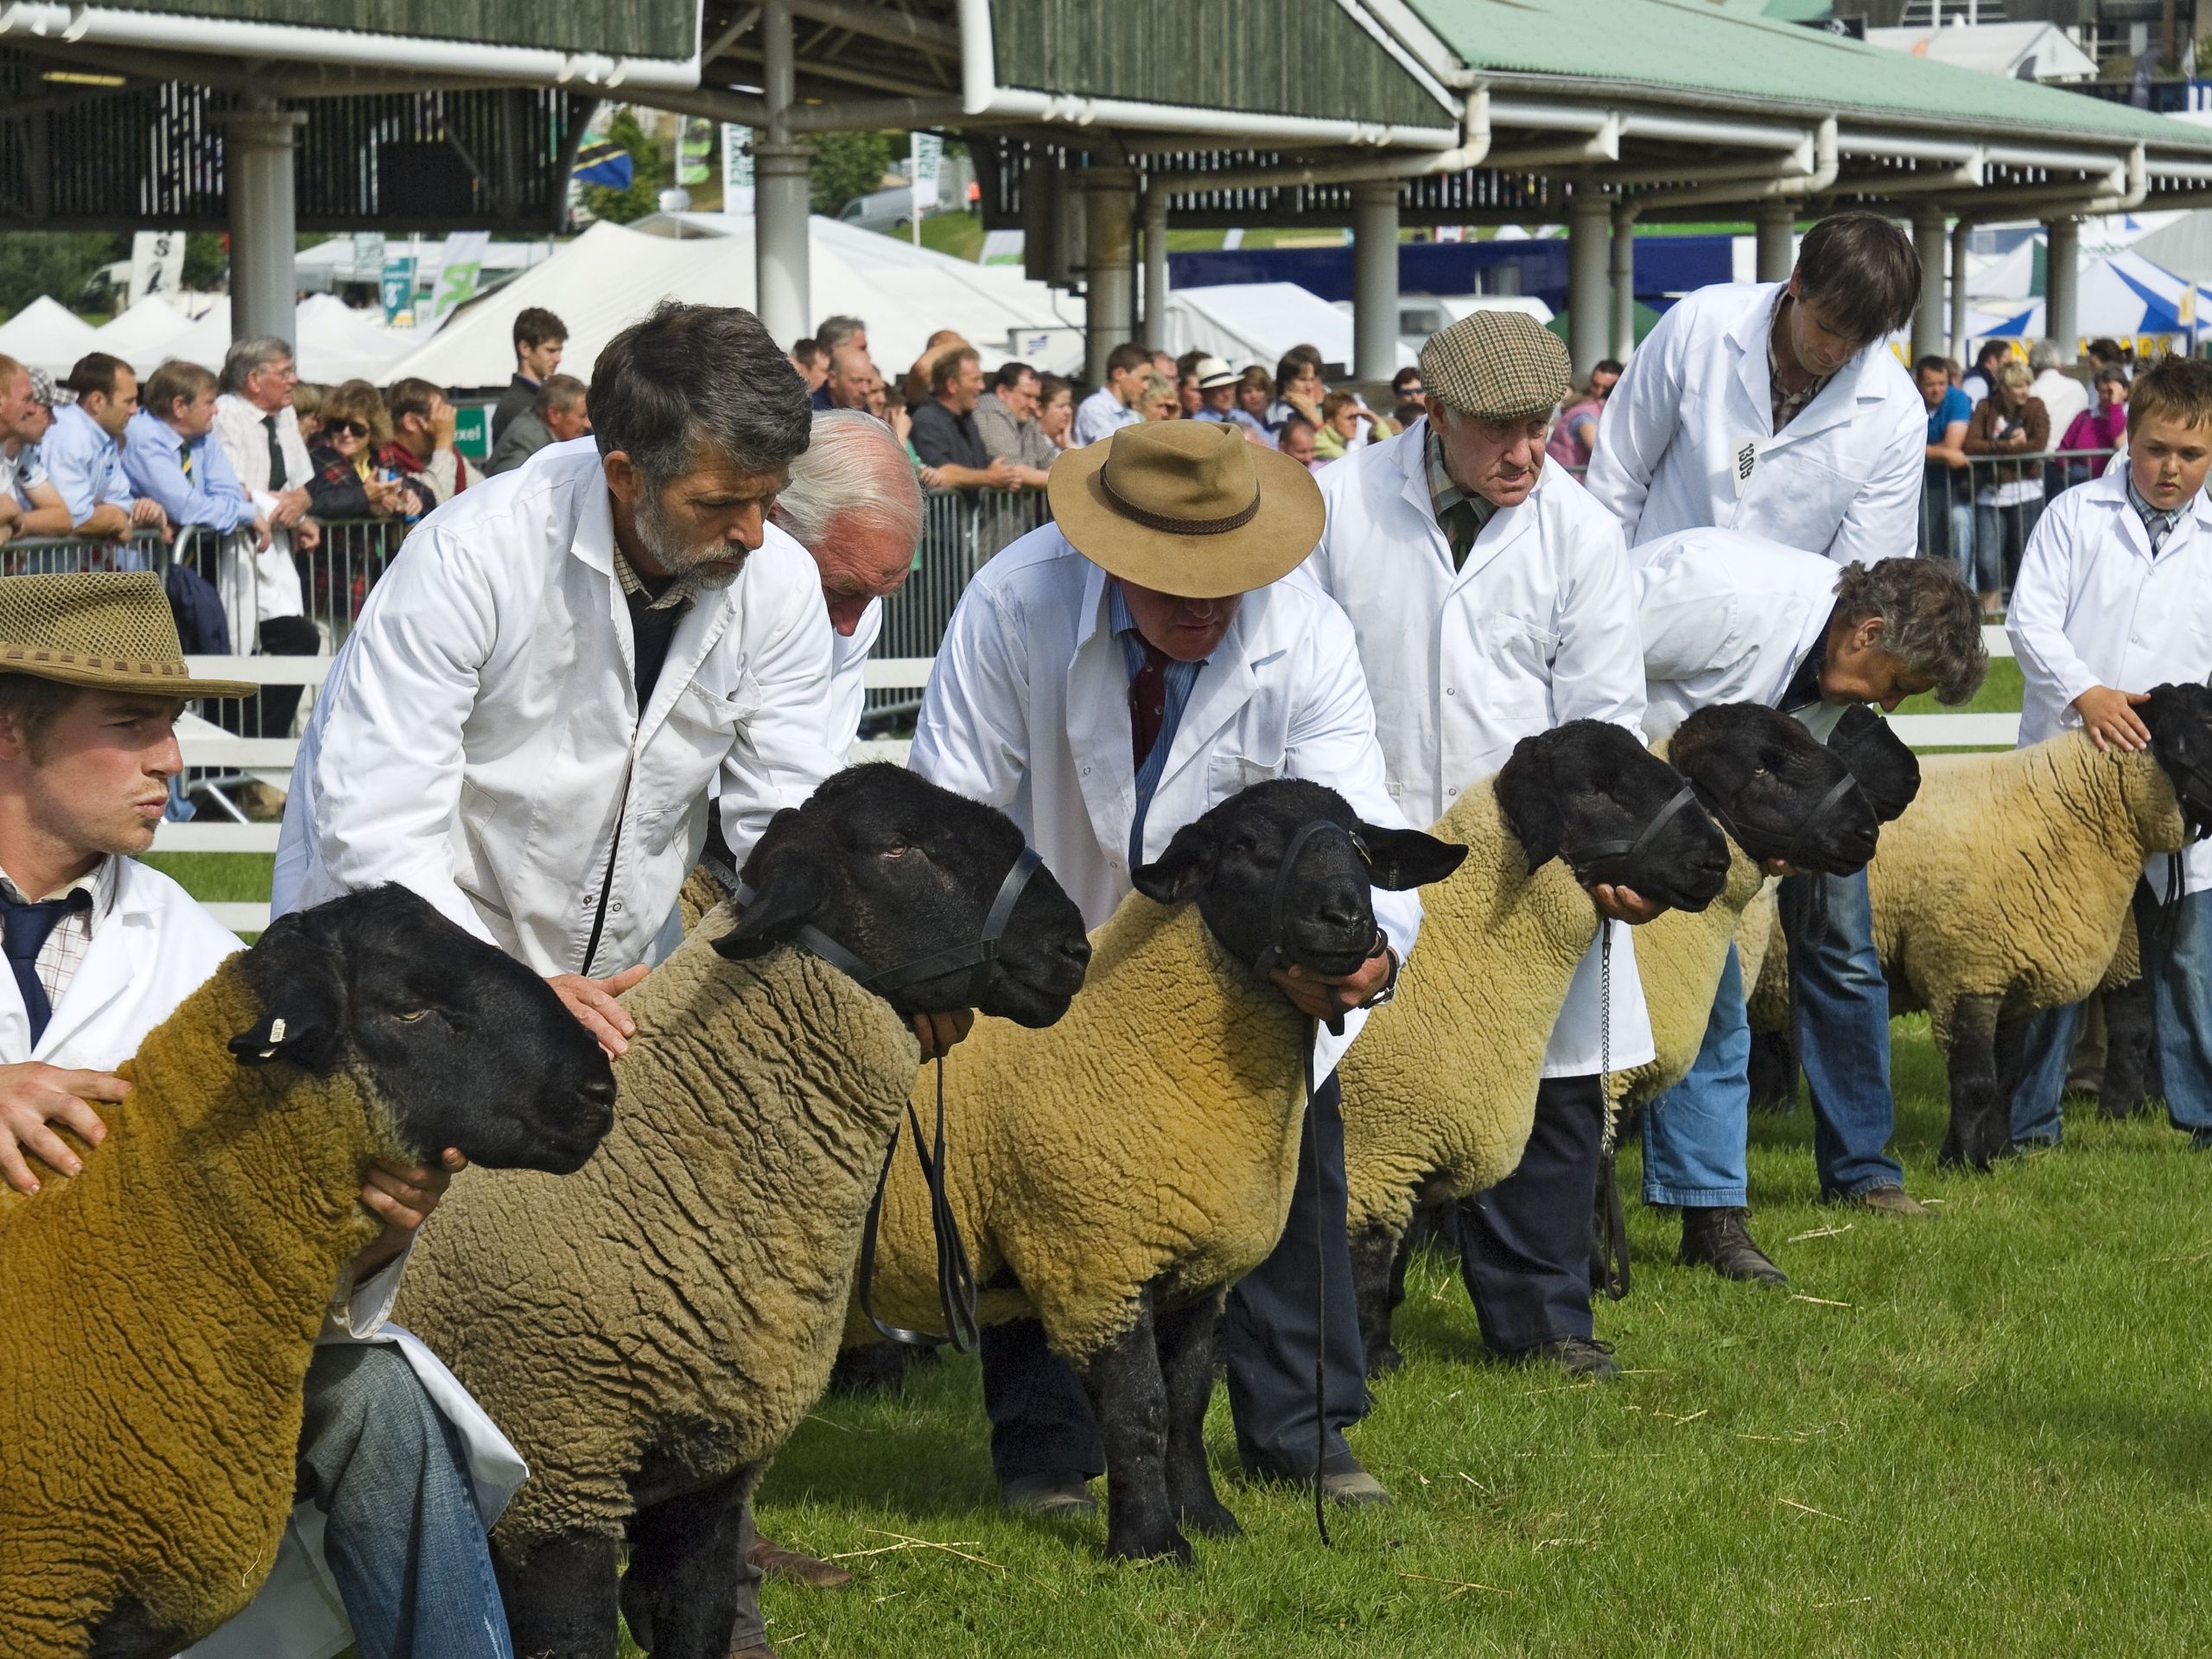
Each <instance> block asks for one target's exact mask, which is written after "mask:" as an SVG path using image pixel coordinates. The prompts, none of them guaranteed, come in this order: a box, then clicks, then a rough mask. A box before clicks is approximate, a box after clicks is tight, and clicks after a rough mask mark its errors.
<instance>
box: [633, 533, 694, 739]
mask: <svg viewBox="0 0 2212 1659" xmlns="http://www.w3.org/2000/svg"><path fill="white" fill-rule="evenodd" d="M614 580H615V581H616V582H620V584H621V587H622V598H623V601H624V602H625V603H626V604H627V605H628V606H629V607H630V668H631V677H630V683H631V684H632V686H633V687H634V688H635V689H636V690H637V693H638V717H639V719H640V720H643V719H644V718H645V705H646V704H647V703H649V702H652V700H653V689H654V688H655V687H656V686H658V684H659V683H660V671H661V670H662V669H663V668H664V667H665V666H666V665H667V663H668V648H669V646H670V645H671V644H672V643H674V641H675V639H676V630H677V626H679V625H681V624H682V622H683V617H684V613H686V612H688V611H689V610H690V608H691V601H692V598H693V596H694V595H696V594H697V593H699V591H700V590H701V589H702V588H704V587H705V586H707V584H706V583H705V582H702V581H701V580H700V574H699V572H697V571H696V570H691V571H686V572H684V573H683V575H678V576H674V577H671V579H670V581H669V583H668V586H667V587H665V588H663V589H662V590H661V591H660V593H659V594H658V596H656V595H655V594H654V593H653V590H652V588H648V587H647V586H645V578H644V577H643V576H641V575H639V574H638V570H637V567H636V566H635V565H633V564H632V563H630V561H629V560H628V559H627V558H626V557H625V556H623V553H622V549H621V547H620V544H618V545H617V546H616V547H615V549H614Z"/></svg>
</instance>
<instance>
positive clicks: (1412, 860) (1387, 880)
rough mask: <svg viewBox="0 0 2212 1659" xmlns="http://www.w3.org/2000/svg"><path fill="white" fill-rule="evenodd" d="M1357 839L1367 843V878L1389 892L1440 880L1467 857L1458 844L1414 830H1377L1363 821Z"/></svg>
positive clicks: (1463, 847)
mask: <svg viewBox="0 0 2212 1659" xmlns="http://www.w3.org/2000/svg"><path fill="white" fill-rule="evenodd" d="M1359 838H1360V839H1361V840H1362V841H1363V842H1366V843H1367V865H1368V874H1369V879H1370V880H1372V881H1373V882H1374V884H1375V885H1376V887H1387V888H1389V890H1390V891H1391V892H1393V893H1402V892H1403V891H1404V890H1405V889H1406V888H1408V887H1427V885H1428V884H1429V883H1430V882H1432V881H1441V880H1443V879H1444V878H1445V877H1446V876H1447V875H1449V874H1452V871H1454V870H1456V869H1458V868H1459V865H1460V862H1461V861H1463V860H1464V859H1465V857H1466V856H1467V849H1466V848H1465V846H1463V845H1461V844H1460V843H1459V842H1451V841H1439V840H1438V839H1437V838H1436V837H1435V836H1430V835H1424V834H1422V833H1421V831H1420V830H1418V829H1377V828H1376V826H1375V825H1373V824H1371V823H1363V824H1361V825H1360V826H1359Z"/></svg>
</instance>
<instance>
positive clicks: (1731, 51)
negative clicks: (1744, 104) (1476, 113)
mask: <svg viewBox="0 0 2212 1659" xmlns="http://www.w3.org/2000/svg"><path fill="white" fill-rule="evenodd" d="M1408 3H1410V4H1411V5H1412V7H1413V9H1414V11H1416V12H1417V13H1419V14H1420V16H1421V19H1422V21H1423V22H1426V23H1427V25H1428V26H1429V28H1430V29H1433V30H1434V31H1435V33H1436V35H1437V36H1438V38H1440V40H1442V41H1444V43H1445V44H1446V46H1448V47H1449V48H1451V49H1452V51H1453V52H1454V53H1455V54H1458V56H1459V59H1460V60H1461V61H1462V62H1464V63H1465V64H1466V65H1467V67H1470V68H1472V69H1493V70H1497V71H1499V72H1501V73H1527V74H1542V75H1559V76H1563V77H1572V78H1574V79H1585V80H1589V79H1596V80H1611V81H1628V82H1638V81H1641V82H1648V83H1650V84H1652V85H1654V86H1668V87H1679V88H1683V89H1686V90H1694V91H1702V92H1714V93H1719V94H1724V95H1726V96H1728V97H1732V98H1751V99H1761V98H1765V99H1785V100H1788V101H1789V102H1791V103H1798V104H1811V105H1823V106H1826V107H1827V108H1830V109H1833V110H1834V111H1835V112H1836V113H1837V114H1839V115H1860V116H1866V117H1871V118H1877V119H1878V118H1890V119H1895V118H1897V117H1899V116H1913V117H1917V118H1927V117H1929V116H1931V115H1932V116H1939V117H1942V118H1945V119H1948V120H1951V121H1956V122H1961V123H1973V124H1997V125H2000V126H2004V127H2006V128H2016V129H2021V130H2029V131H2032V132H2033V133H2034V134H2035V135H2036V136H2037V137H2043V138H2050V139H2061V140H2063V139H2064V138H2067V137H2073V138H2075V139H2080V138H2084V137H2099V138H2103V139H2106V140H2112V139H2122V140H2133V141H2137V142H2148V143H2160V144H2171V145H2174V146H2176V147H2178V148H2183V149H2212V130H2207V129H2204V128H2202V127H2192V126H2190V124H2188V123H2187V122H2184V121H2176V120H2173V119H2171V118H2168V117H2166V116H2163V115H2152V114H2150V113H2148V112H2147V111H2142V110H2135V109H2130V108H2128V107H2127V106H2126V105H2120V104H2108V103H2106V102H2105V101H2104V100H2103V99H2094V98H2088V97H2084V96H2083V95H2082V94H2081V93H2079V92H2060V91H2057V90H2056V89H2055V88H2053V87H2049V86H2031V85H2030V84H2029V83H2027V82H2025V81H2016V80H2005V79H2000V78H1999V77H1998V76H1995V75H1983V74H1976V73H1974V72H1973V71H1971V70H1967V69H1957V68H1954V67H1951V66H1949V65H1948V64H1941V63H1930V62H1929V61H1927V60H1925V59H1920V58H1910V57H1906V56H1904V55H1903V54H1898V53H1895V52H1885V51H1883V50H1881V49H1880V48H1877V47H1871V46H1867V45H1866V44H1864V43H1862V42H1860V41H1852V40H1846V39H1845V38H1843V37H1842V36H1840V35H1831V34H1829V33H1827V31H1826V30H1824V29H1807V28H1805V27H1803V26H1802V24H1796V23H1786V22H1775V21H1773V20H1771V19H1769V18H1764V17H1758V16H1751V15H1750V14H1749V13H1748V12H1747V11H1746V10H1743V9H1740V8H1738V7H1737V6H1734V5H1731V4H1726V3H1715V0H1408Z"/></svg>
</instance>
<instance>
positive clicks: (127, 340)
mask: <svg viewBox="0 0 2212 1659" xmlns="http://www.w3.org/2000/svg"><path fill="white" fill-rule="evenodd" d="M217 308H218V309H219V310H220V311H221V312H222V314H223V315H224V316H225V317H228V316H229V315H230V302H228V301H222V302H219V304H218V307H217ZM191 332H192V319H191V318H190V317H188V316H186V315H184V313H183V312H181V311H180V310H178V309H177V308H176V307H175V306H173V305H171V304H170V303H169V302H168V301H167V300H165V299H163V298H162V296H160V295H158V294H149V295H148V296H146V297H145V298H144V299H143V300H141V301H139V302H138V303H137V304H136V305H134V306H132V307H131V308H130V309H129V310H128V311H125V312H124V314H123V315H121V316H119V317H118V318H116V319H115V321H112V322H109V323H104V324H102V325H101V327H100V328H99V331H98V332H97V333H95V334H93V335H92V347H91V349H92V350H93V351H96V352H106V353H109V354H110V355H111V356H115V357H119V358H121V359H123V360H124V362H126V363H128V364H129V365H130V366H131V367H132V368H133V369H134V370H136V371H137V372H138V374H139V375H141V376H142V377H143V376H145V375H149V374H151V373H152V372H154V370H155V369H156V367H157V366H158V365H160V364H161V362H162V359H164V358H170V357H175V355H176V353H175V352H173V351H171V350H170V349H169V347H170V346H173V345H175V343H176V342H177V341H178V340H181V339H183V338H184V337H185V335H187V334H190V333H191ZM221 365H222V359H221V358H219V357H218V358H217V359H215V360H214V361H213V362H212V363H210V364H208V365H207V366H208V367H209V368H211V369H212V368H219V367H220V366H221Z"/></svg>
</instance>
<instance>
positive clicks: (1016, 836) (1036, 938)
mask: <svg viewBox="0 0 2212 1659" xmlns="http://www.w3.org/2000/svg"><path fill="white" fill-rule="evenodd" d="M1021 852H1022V838H1021V831H1020V829H1018V828H1016V827H1015V825H1014V820H1013V819H1011V818H1009V817H1007V816H1006V814H1005V813H1003V812H1001V811H998V810H995V809H994V808H991V807H988V806H984V805H982V804H980V803H979V802H976V801H971V800H969V799H967V798H965V797H963V796H959V795H956V794H954V793H953V792H952V791H950V790H948V789H941V788H939V787H938V785H935V784H932V783H931V782H929V781H928V780H927V779H924V778H922V777H920V776H918V775H917V774H916V773H914V772H908V771H907V770H906V768H905V767H903V766H889V765H886V764H883V763H880V762H879V763H877V764H874V765H871V766H850V767H848V768H847V769H846V770H845V771H843V772H839V773H837V774H836V776H835V777H833V778H831V779H829V780H828V781H827V782H825V783H824V784H823V785H822V786H821V788H819V789H817V790H816V791H814V794H813V795H812V796H811V797H810V798H809V799H808V801H807V803H806V804H805V805H804V806H802V807H798V808H796V809H786V810H784V811H781V812H779V813H777V814H776V816H775V817H774V818H772V820H770V822H769V824H768V828H767V829H766V832H765V833H764V834H763V835H762V836H761V837H760V842H759V843H758V844H757V845H756V846H755V847H754V848H753V853H752V855H751V856H750V857H748V858H747V860H746V861H745V868H744V869H743V870H742V871H741V872H740V879H741V880H742V881H743V882H744V884H745V886H746V887H749V888H750V889H751V890H752V893H753V899H752V901H751V902H750V903H749V904H747V906H745V909H744V912H743V913H742V914H741V915H740V917H739V918H738V923H737V925H736V926H735V927H734V928H733V929H731V930H730V931H728V933H725V934H723V935H722V936H721V938H718V939H716V940H715V950H717V951H719V952H720V953H721V955H722V956H724V957H728V958H729V959H731V960H733V961H743V960H746V959H747V958H750V957H760V956H765V955H766V954H767V953H768V952H769V951H770V950H773V949H775V948H776V947H777V946H778V945H780V944H788V943H790V942H791V940H793V939H794V938H797V936H798V931H799V930H800V929H801V928H803V927H809V926H810V927H813V928H816V929H817V930H819V931H821V932H822V933H823V934H825V935H827V936H828V937H829V938H831V939H834V940H835V941H836V943H837V944H841V945H842V946H843V947H844V948H845V949H846V950H849V951H850V952H851V953H852V954H853V955H854V956H855V957H858V958H859V959H860V960H861V962H862V963H865V964H867V965H868V967H869V968H871V969H876V970H879V971H880V970H883V969H895V968H897V967H899V965H900V964H902V963H912V962H916V961H918V960H920V959H921V958H924V957H930V956H932V955H934V954H936V953H938V952H939V951H943V950H947V949H949V948H950V947H952V946H956V945H959V944H964V943H966V942H967V941H969V940H971V939H975V938H979V937H981V935H982V931H983V924H984V920H985V918H986V917H987V916H988V914H989V912H990V909H991V906H992V902H993V900H994V899H996V898H997V897H998V893H999V888H1000V886H1001V883H1003V882H1004V881H1005V880H1006V877H1007V871H1008V870H1010V869H1011V868H1013V867H1014V861H1015V860H1016V859H1018V858H1020V855H1021ZM1089 965H1090V940H1089V939H1088V938H1085V937H1084V927H1083V912H1081V911H1079V910H1077V908H1076V906H1075V901H1074V900H1073V899H1070V898H1069V897H1068V896H1067V893H1065V890H1063V889H1062V887H1060V884H1059V883H1058V881H1057V880H1053V878H1052V872H1051V871H1050V870H1046V869H1039V870H1038V871H1036V872H1035V873H1034V874H1033V875H1032V876H1031V877H1030V879H1029V881H1028V884H1027V886H1026V887H1023V888H1022V889H1021V893H1020V898H1018V899H1016V900H1015V901H1014V910H1013V912H1012V913H1011V915H1010V916H1009V917H1008V918H1007V926H1006V931H1005V932H1004V933H1003V934H1002V935H1001V937H1000V939H999V942H998V947H997V955H996V957H995V958H993V960H992V961H991V963H989V965H988V971H987V974H986V976H985V983H984V987H983V993H982V997H981V999H980V1000H979V1001H977V1002H976V1007H979V1008H980V1009H981V1010H982V1012H983V1013H985V1014H998V1015H1001V1017H1003V1018H1006V1019H1008V1020H1014V1022H1015V1023H1017V1024H1019V1025H1024V1026H1033V1027H1035V1026H1049V1025H1051V1024H1052V1022H1053V1021H1055V1020H1058V1018H1059V1017H1060V1016H1061V1015H1062V1014H1065V1013H1066V1012H1067V1009H1068V1003H1069V1001H1070V1000H1071V999H1072V998H1073V997H1074V995H1075V994H1076V992H1077V990H1079V989H1080V988H1082V986H1083V976H1084V969H1086V968H1087V967H1088V966H1089ZM971 974H972V970H971V969H970V968H969V967H967V966H957V967H953V968H949V969H947V971H945V972H944V973H941V974H938V975H935V976H931V977H928V978H925V979H919V980H916V981H914V982H912V983H910V984H906V985H901V986H899V987H898V988H895V989H893V990H892V991H890V992H889V993H887V995H885V997H884V1000H885V1001H887V1002H888V1003H890V1005H891V1006H892V1007H893V1008H894V1009H896V1010H897V1011H898V1012H899V1014H919V1013H923V1012H925V1011H929V1010H936V1009H944V1008H955V1007H965V1006H966V1005H967V1004H968V1001H969V996H970V995H971V989H972V987H971Z"/></svg>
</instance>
